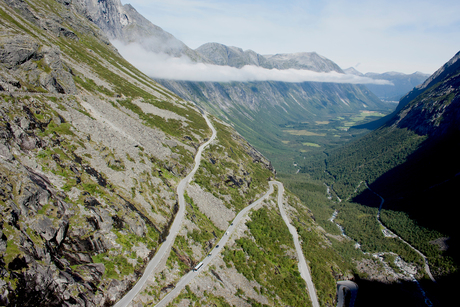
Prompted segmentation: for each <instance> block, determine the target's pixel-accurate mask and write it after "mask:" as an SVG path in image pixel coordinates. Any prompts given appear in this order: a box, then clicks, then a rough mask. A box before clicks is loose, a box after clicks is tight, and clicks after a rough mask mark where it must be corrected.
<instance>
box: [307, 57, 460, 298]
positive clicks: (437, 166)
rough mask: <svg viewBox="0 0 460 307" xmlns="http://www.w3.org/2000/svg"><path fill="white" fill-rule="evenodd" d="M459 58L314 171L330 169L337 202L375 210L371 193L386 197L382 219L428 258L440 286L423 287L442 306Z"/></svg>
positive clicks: (456, 252)
mask: <svg viewBox="0 0 460 307" xmlns="http://www.w3.org/2000/svg"><path fill="white" fill-rule="evenodd" d="M459 58H460V52H459V53H457V54H456V55H455V56H454V57H453V58H452V59H451V60H450V61H448V62H447V63H446V64H445V65H444V66H443V67H441V68H440V69H439V70H438V71H437V72H435V73H434V74H433V75H432V76H430V77H429V78H428V79H427V80H426V81H425V82H424V83H423V84H422V85H420V86H418V87H416V88H415V89H413V90H412V91H411V92H409V93H408V94H407V95H406V96H404V97H403V98H402V99H401V101H400V103H399V105H398V108H397V110H396V112H395V114H393V116H392V117H391V118H390V119H389V120H388V121H387V122H386V123H385V124H384V125H383V126H382V127H380V128H379V129H377V130H375V131H373V132H372V133H369V134H368V135H366V136H365V137H363V138H361V139H359V140H358V141H356V142H353V143H352V144H349V145H347V146H345V147H344V148H341V149H338V150H336V151H333V152H330V153H329V156H328V157H327V158H326V160H325V162H326V164H325V165H323V166H322V167H319V168H318V169H317V170H316V172H317V174H319V173H320V172H321V173H324V171H325V172H326V173H327V174H329V175H328V176H326V177H327V180H328V182H329V183H330V184H331V185H333V188H334V190H335V191H336V192H337V193H338V195H339V197H340V198H341V199H353V201H355V202H358V203H361V204H363V205H365V206H370V207H379V205H380V199H378V198H377V197H375V195H374V194H373V193H374V192H375V193H377V194H379V195H381V197H383V199H384V200H385V202H384V204H383V211H382V214H381V218H382V222H384V223H386V224H387V226H388V227H390V228H391V230H392V231H393V232H395V233H397V234H398V235H400V236H401V237H402V238H403V239H405V240H406V241H407V242H409V243H411V244H412V245H414V246H415V247H416V248H417V249H419V250H420V251H421V252H422V253H424V254H425V255H426V256H427V259H428V263H429V265H430V267H431V272H432V273H433V275H434V276H435V279H436V280H437V281H438V285H437V286H435V285H433V284H428V285H426V286H427V287H428V288H429V289H430V290H431V295H432V296H433V297H434V298H435V299H436V300H438V303H439V304H442V303H444V304H448V300H449V299H452V295H453V293H455V290H454V288H453V285H454V284H455V283H456V280H457V279H458V272H459V268H460V248H459V246H460V237H459V236H458V229H457V227H456V220H457V216H458V215H459V214H460V208H459V207H458V206H457V205H456V204H455V202H453V201H452V192H453V191H454V190H455V187H456V186H458V184H459V183H460V182H459V176H458V175H459V174H460V163H459V160H458V157H457V154H456V152H457V148H458V144H459V140H460V113H459V109H460V64H459V63H460V61H459ZM312 169H313V168H311V169H310V171H311V170H312ZM306 171H307V170H306ZM361 182H367V183H368V185H369V187H370V189H371V191H373V192H370V190H368V189H365V188H363V187H362V184H361ZM360 186H361V188H360Z"/></svg>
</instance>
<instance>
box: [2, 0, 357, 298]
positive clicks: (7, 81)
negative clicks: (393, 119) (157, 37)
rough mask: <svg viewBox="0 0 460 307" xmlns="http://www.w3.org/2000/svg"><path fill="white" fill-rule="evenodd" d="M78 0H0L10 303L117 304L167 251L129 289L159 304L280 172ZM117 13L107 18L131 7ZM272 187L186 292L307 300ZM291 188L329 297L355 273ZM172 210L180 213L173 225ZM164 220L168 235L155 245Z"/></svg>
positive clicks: (5, 276)
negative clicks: (155, 76) (171, 86)
mask: <svg viewBox="0 0 460 307" xmlns="http://www.w3.org/2000/svg"><path fill="white" fill-rule="evenodd" d="M84 3H86V2H82V1H68V0H58V1H54V0H40V1H38V0H28V1H22V0H6V1H1V2H0V15H1V22H0V33H1V35H0V305H3V306H110V305H113V304H114V303H115V302H117V301H118V300H119V299H120V298H121V297H122V296H123V295H124V294H125V293H126V292H127V291H128V290H129V289H131V288H132V286H133V285H134V283H136V282H137V281H138V280H139V278H140V276H141V275H142V273H143V272H144V270H145V268H146V266H147V263H148V262H149V260H150V259H152V258H153V257H154V256H157V255H158V256H161V257H162V259H163V260H162V261H161V262H160V263H159V264H158V265H157V266H156V267H155V271H154V272H153V273H152V275H151V276H150V277H149V278H148V281H147V283H146V285H145V286H144V288H143V290H142V291H141V292H139V294H138V295H137V296H136V298H135V301H134V302H133V304H134V305H139V304H140V305H150V304H156V303H158V302H159V301H160V299H162V298H163V297H164V296H165V295H166V294H167V293H168V292H170V291H171V289H172V288H174V286H175V285H176V284H177V282H178V281H179V280H180V279H181V277H183V276H184V275H185V274H186V273H187V272H189V271H191V270H192V269H193V268H194V267H195V265H196V264H197V263H199V262H200V261H202V260H203V259H205V258H206V257H207V255H208V254H209V253H211V252H212V251H213V250H214V247H215V244H216V242H218V239H219V238H221V237H223V236H225V230H226V229H227V228H228V227H229V225H230V224H231V223H232V221H233V219H234V217H235V216H236V215H237V214H238V213H239V212H240V211H241V210H242V209H243V208H245V207H246V206H247V205H249V204H250V203H252V202H254V201H255V200H257V199H259V198H260V197H261V196H263V195H265V194H266V193H267V191H269V180H271V179H273V177H274V176H275V172H274V170H273V167H272V166H271V163H270V161H268V160H267V159H266V158H265V157H264V156H263V155H262V154H260V152H259V151H257V150H256V149H255V148H254V147H253V146H252V145H251V144H250V143H248V141H247V140H245V139H244V138H243V137H242V136H241V135H240V134H238V133H237V132H236V131H235V130H234V129H233V128H232V127H231V126H230V125H228V124H226V123H225V122H222V121H220V120H218V119H217V118H215V117H213V116H211V115H207V116H205V112H204V111H203V110H200V109H199V108H197V107H196V105H195V104H194V103H193V102H190V101H187V100H184V99H181V98H180V97H178V96H177V95H175V94H174V93H172V92H171V91H169V90H167V89H166V88H164V87H162V86H161V85H159V84H158V83H156V82H155V81H153V80H152V79H151V78H149V77H148V76H146V75H145V74H143V73H141V72H140V71H139V70H138V69H136V68H135V67H133V66H132V65H131V64H130V63H128V62H127V61H126V60H125V59H123V58H122V57H121V56H120V54H119V53H118V52H117V50H116V49H115V48H114V47H113V46H112V45H111V43H110V40H109V38H108V37H107V36H106V35H105V34H104V33H103V32H102V30H100V29H99V28H98V27H97V26H95V25H94V23H92V22H90V21H89V19H88V18H90V19H92V20H95V18H96V15H91V14H96V13H95V12H96V11H97V12H99V11H98V10H96V11H92V10H89V9H87V7H86V6H82V4H84ZM88 3H89V2H88ZM89 4H91V5H101V6H102V8H101V10H100V12H103V11H104V10H105V9H107V10H109V11H110V10H112V9H113V8H117V10H118V9H119V8H120V6H119V2H118V1H113V2H109V1H102V0H101V1H92V2H90V3H89ZM85 5H86V4H85ZM97 7H98V6H97ZM90 8H91V6H90ZM128 8H129V7H128ZM82 12H83V13H84V15H82V14H81V13H82ZM129 12H130V10H128V9H127V8H126V10H125V13H126V14H125V15H126V16H127V18H128V21H129V20H134V19H129V18H131V17H130V16H131V15H129V14H131V13H129ZM90 13H91V14H90ZM128 13H129V14H128ZM133 14H134V13H133ZM89 15H91V16H93V17H91V16H89ZM117 16H118V17H117ZM117 16H114V19H110V18H109V19H107V21H108V22H109V23H110V22H111V21H112V20H126V19H125V17H123V15H122V14H120V15H117ZM115 17H116V18H115ZM117 18H118V19H117ZM117 22H118V21H117ZM133 23H134V22H133ZM128 24H129V23H128ZM122 30H123V29H122ZM117 31H118V30H117ZM115 32H116V31H115ZM206 118H207V119H209V123H208V121H207V120H206ZM210 125H212V127H214V128H215V130H216V133H215V135H216V138H215V139H213V140H212V142H210V144H209V145H208V146H207V147H205V148H204V150H203V152H202V153H201V154H200V152H201V151H200V150H199V148H200V147H201V148H203V147H202V146H203V145H204V144H206V142H207V141H209V140H210V137H211V135H214V133H213V131H212V129H211V128H210ZM197 155H200V156H201V158H202V160H201V162H200V164H199V167H198V169H197V171H196V173H195V175H194V177H193V178H191V179H190V180H188V179H187V180H188V181H189V182H188V184H187V185H186V188H185V193H184V194H182V193H180V192H179V191H180V188H179V186H182V185H180V184H179V183H180V182H185V181H183V180H184V178H186V176H187V175H188V174H189V173H190V171H191V170H192V168H194V164H195V162H194V161H195V160H194V159H195V157H196V156H197ZM273 193H275V192H273ZM182 196H183V199H184V200H185V201H184V202H182V205H181V201H180V200H181V199H182ZM277 199H278V195H277V194H272V195H269V196H267V200H265V201H263V202H262V203H261V204H260V206H259V207H257V208H255V209H254V210H253V211H252V213H251V214H250V215H249V216H248V217H247V219H246V220H245V221H243V222H241V223H239V224H238V225H235V228H236V229H237V231H236V232H235V233H233V234H232V236H231V240H230V241H229V242H228V243H227V244H226V246H225V251H224V252H223V253H222V254H221V255H219V256H218V257H216V259H215V261H216V262H215V265H214V263H213V265H211V266H209V267H206V268H203V269H202V270H201V274H200V275H199V276H197V277H196V279H195V284H193V283H192V284H190V286H189V287H187V288H186V289H185V290H184V291H187V294H186V295H185V296H184V295H183V294H180V295H179V296H178V298H177V301H176V302H178V304H189V303H190V299H189V298H191V297H193V300H194V301H197V304H201V305H207V306H209V305H217V304H218V305H228V304H230V303H231V304H236V305H239V306H244V305H248V304H254V305H256V304H266V305H267V304H271V305H296V304H298V302H299V301H301V302H302V303H305V302H307V301H309V297H308V295H307V292H306V291H305V282H304V280H303V279H302V278H301V277H300V273H299V270H298V269H297V267H298V265H297V264H298V260H297V256H296V255H297V254H296V252H295V246H294V242H293V240H292V236H291V235H290V233H289V230H288V228H287V227H286V224H285V223H284V222H283V219H282V218H281V216H280V215H279V213H278V212H279V211H278V207H277V205H276V201H277ZM284 199H286V201H285V204H284V207H285V208H286V212H287V213H288V217H289V219H290V220H292V221H294V222H295V223H297V224H296V227H297V228H298V229H299V230H300V229H301V230H302V231H301V232H299V234H300V237H301V240H302V241H303V242H313V241H314V242H316V244H315V245H314V246H313V247H312V248H308V249H307V248H306V245H305V244H303V247H304V250H305V255H307V256H308V258H307V259H309V263H310V266H311V267H312V275H313V278H314V279H315V280H318V287H321V288H320V289H321V291H318V296H319V298H320V301H321V303H322V305H326V304H328V305H333V304H334V301H335V293H336V280H339V279H349V278H351V277H352V274H351V268H350V265H349V264H348V263H347V262H345V261H344V260H343V259H342V257H340V256H339V255H338V254H337V252H336V251H335V250H334V249H333V248H332V246H331V244H330V242H329V239H328V238H327V237H326V236H325V232H324V230H322V229H321V228H320V227H318V225H317V224H316V222H315V221H314V217H313V215H312V214H311V211H309V209H308V208H307V207H306V206H304V205H303V204H302V203H301V202H300V201H299V200H298V198H297V197H296V196H295V195H293V194H291V193H288V192H286V194H285V196H284ZM181 209H182V211H181ZM178 212H183V213H184V214H183V216H184V217H183V219H180V220H177V222H179V225H180V226H181V227H179V231H178V233H177V234H176V233H175V232H172V234H170V233H169V230H170V227H171V225H172V224H173V223H174V222H176V219H177V218H178V215H179V213H178ZM299 225H302V228H300V226H299ZM303 227H305V229H304V228H303ZM267 233H269V234H270V235H268V236H267V235H266V234H267ZM169 235H176V236H175V240H173V241H174V243H173V244H172V245H171V246H169V247H168V248H167V251H166V252H162V253H160V250H161V247H164V246H167V245H164V244H166V243H165V238H167V237H169ZM279 242H282V243H283V244H280V243H279ZM261 251H264V252H263V253H262V252H261ZM213 261H214V260H213ZM264 261H265V262H264ZM262 264H263V265H262ZM261 276H263V278H260V277H261ZM280 277H281V278H280ZM320 282H321V283H320ZM203 285H206V286H203ZM208 287H209V288H208ZM205 289H216V290H215V291H214V290H213V291H208V290H205ZM243 289H244V290H243Z"/></svg>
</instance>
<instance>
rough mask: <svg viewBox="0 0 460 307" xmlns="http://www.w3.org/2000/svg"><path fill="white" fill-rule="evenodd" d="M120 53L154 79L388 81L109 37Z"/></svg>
mask: <svg viewBox="0 0 460 307" xmlns="http://www.w3.org/2000/svg"><path fill="white" fill-rule="evenodd" d="M112 43H113V45H114V46H115V47H116V48H117V49H118V51H119V52H120V54H121V55H122V56H123V57H124V58H125V59H126V60H128V61H129V62H130V63H131V64H133V65H134V66H136V67H137V68H138V69H140V70H141V71H142V72H144V73H145V74H147V75H148V76H150V77H152V78H155V79H169V80H182V81H203V82H206V81H209V82H232V81H239V82H248V81H282V82H295V83H298V82H306V81H309V82H331V83H351V84H391V83H390V82H389V81H386V80H373V79H370V78H366V77H360V76H355V75H347V74H339V73H337V72H330V73H318V72H314V71H309V70H298V69H286V70H279V69H265V68H262V67H257V66H252V65H247V66H244V67H242V68H234V67H229V66H219V65H211V64H203V63H195V62H192V61H191V60H190V59H188V58H187V57H180V58H177V57H172V56H169V55H167V54H165V53H153V52H149V51H147V50H145V49H144V48H143V47H142V46H141V45H139V44H136V43H131V44H128V45H125V44H123V43H121V42H119V41H113V42H112Z"/></svg>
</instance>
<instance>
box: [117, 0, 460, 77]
mask: <svg viewBox="0 0 460 307" xmlns="http://www.w3.org/2000/svg"><path fill="white" fill-rule="evenodd" d="M121 2H122V3H123V4H127V3H130V4H131V5H132V6H133V7H134V8H135V9H136V10H137V11H138V12H139V13H141V14H142V15H143V16H144V17H146V18H147V19H148V20H150V21H151V22H152V23H153V24H155V25H157V26H159V27H161V28H163V30H165V31H167V32H169V33H171V34H172V35H174V36H175V37H176V38H177V39H179V40H181V41H182V42H184V43H185V44H186V45H187V46H189V47H190V48H192V49H196V48H198V47H199V46H201V45H202V44H205V43H208V42H217V43H221V44H224V45H227V46H236V47H240V48H242V49H243V50H247V49H251V50H253V51H255V52H257V53H260V54H276V53H294V52H317V53H318V54H320V55H322V56H325V57H327V58H328V59H330V60H332V61H334V62H335V63H337V64H338V65H339V66H340V67H341V68H342V69H346V68H349V67H354V68H355V69H357V70H358V71H360V72H362V73H366V72H377V73H383V72H388V71H397V72H402V73H406V74H410V73H414V72H416V71H421V72H423V73H427V74H432V73H433V72H435V71H436V70H437V69H438V68H440V67H441V66H442V65H443V64H444V63H445V62H447V61H448V60H449V59H450V58H452V57H453V56H454V55H455V54H456V53H457V52H458V51H460V1H458V0H431V1H426V0H417V1H413V0H384V1H379V0H378V1H376V0H367V1H360V0H358V1H355V0H348V1H345V0H325V1H310V0H283V1H275V0H231V1H230V0H213V1H211V0H121Z"/></svg>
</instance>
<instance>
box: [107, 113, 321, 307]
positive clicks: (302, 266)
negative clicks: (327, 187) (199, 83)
mask: <svg viewBox="0 0 460 307" xmlns="http://www.w3.org/2000/svg"><path fill="white" fill-rule="evenodd" d="M203 116H204V118H205V120H206V123H207V124H208V126H209V127H210V128H211V130H212V136H211V138H210V139H209V140H208V141H207V142H205V143H204V144H202V145H201V146H200V147H199V149H198V151H197V154H196V156H195V166H194V168H193V170H192V171H191V172H190V173H189V174H188V175H187V176H186V177H185V178H184V179H182V180H181V181H180V183H179V185H178V187H177V194H178V199H179V210H178V212H177V215H176V217H175V219H174V222H173V224H172V225H171V228H170V231H169V235H168V237H167V238H166V240H165V241H164V242H163V244H162V245H161V247H160V248H159V249H158V251H157V252H156V254H155V256H154V257H153V258H152V260H151V261H150V262H149V264H148V265H147V267H146V269H145V271H144V274H143V275H142V277H141V278H140V279H139V280H138V282H137V283H136V285H134V287H133V288H132V289H131V290H130V291H129V292H128V293H127V294H126V295H125V296H124V297H123V298H122V299H121V300H120V301H118V302H117V303H116V304H115V306H116V307H125V306H128V305H129V304H130V303H131V301H132V300H133V299H134V297H135V296H136V295H137V294H138V293H139V291H140V290H141V289H142V287H143V286H144V284H145V283H146V282H147V280H148V279H149V277H150V275H151V274H152V272H153V271H154V269H155V268H156V267H157V266H158V264H159V263H161V262H162V261H163V260H164V258H165V257H168V255H169V252H170V250H171V247H172V245H173V243H174V240H175V239H176V236H177V233H178V232H179V230H180V227H181V224H182V221H183V219H184V216H185V199H184V191H185V188H186V187H187V184H188V183H189V182H190V181H191V180H192V178H193V176H194V174H195V172H196V171H197V169H198V167H199V165H200V161H201V154H202V152H203V150H204V148H205V147H206V146H208V145H209V144H210V143H211V142H212V141H213V140H214V139H215V138H216V135H217V133H216V130H215V128H214V126H213V125H212V124H211V122H210V120H209V119H208V117H207V116H206V115H205V114H203ZM275 185H276V186H277V187H278V207H279V210H280V213H281V216H282V217H283V220H284V222H285V223H286V225H287V226H288V228H289V232H290V233H291V235H292V237H293V240H294V245H295V249H296V252H297V256H298V259H299V271H300V275H301V277H302V278H303V279H304V280H305V282H306V284H307V290H308V293H309V296H310V299H311V301H312V306H313V307H319V303H318V297H317V295H316V289H315V286H314V284H313V282H312V279H311V275H310V270H309V267H308V265H307V262H306V260H305V256H304V255H303V252H302V247H301V245H300V242H299V238H298V234H297V230H296V229H295V227H294V226H292V225H291V224H290V222H289V219H288V217H287V215H286V211H285V210H284V202H283V195H284V186H283V184H282V183H281V182H278V181H270V182H269V190H268V191H267V192H266V193H265V194H264V195H263V196H262V197H261V198H259V199H258V200H256V201H255V202H253V203H252V204H250V205H249V206H247V207H245V208H244V209H243V210H241V211H240V212H239V213H238V215H237V216H236V217H235V218H234V220H233V222H232V223H231V224H230V226H229V227H228V229H227V231H226V232H225V234H224V235H223V237H222V238H221V239H220V241H219V242H218V243H217V244H216V248H214V249H213V250H212V251H211V252H210V253H209V254H208V256H207V257H206V258H205V259H204V260H203V261H202V265H201V266H200V268H199V269H198V270H191V271H189V272H188V273H187V274H185V275H184V276H183V277H182V278H181V279H180V280H179V282H178V283H177V284H176V286H175V288H174V289H172V290H171V291H170V292H169V293H168V294H167V295H166V296H165V297H164V298H163V299H162V300H161V301H160V302H159V303H158V304H157V305H156V306H166V305H167V304H168V303H169V302H170V301H171V300H172V299H173V298H175V297H176V296H177V295H179V293H180V291H181V290H182V289H183V288H184V287H185V286H186V285H187V284H189V283H190V282H191V281H192V279H193V278H195V277H196V276H197V275H198V274H199V273H200V271H202V270H204V269H205V268H206V266H208V265H209V263H210V262H211V261H212V260H213V258H214V257H215V256H217V255H218V254H219V253H220V252H221V251H222V249H223V248H224V246H225V244H227V242H228V240H229V237H230V236H231V234H232V233H233V232H234V231H235V229H237V228H238V224H239V223H240V222H241V220H242V219H243V217H245V215H246V214H247V213H248V212H249V211H250V210H252V209H255V208H257V207H258V206H259V205H261V204H262V202H263V201H264V200H265V199H266V198H268V196H269V195H270V194H272V193H273V191H274V186H275Z"/></svg>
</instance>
